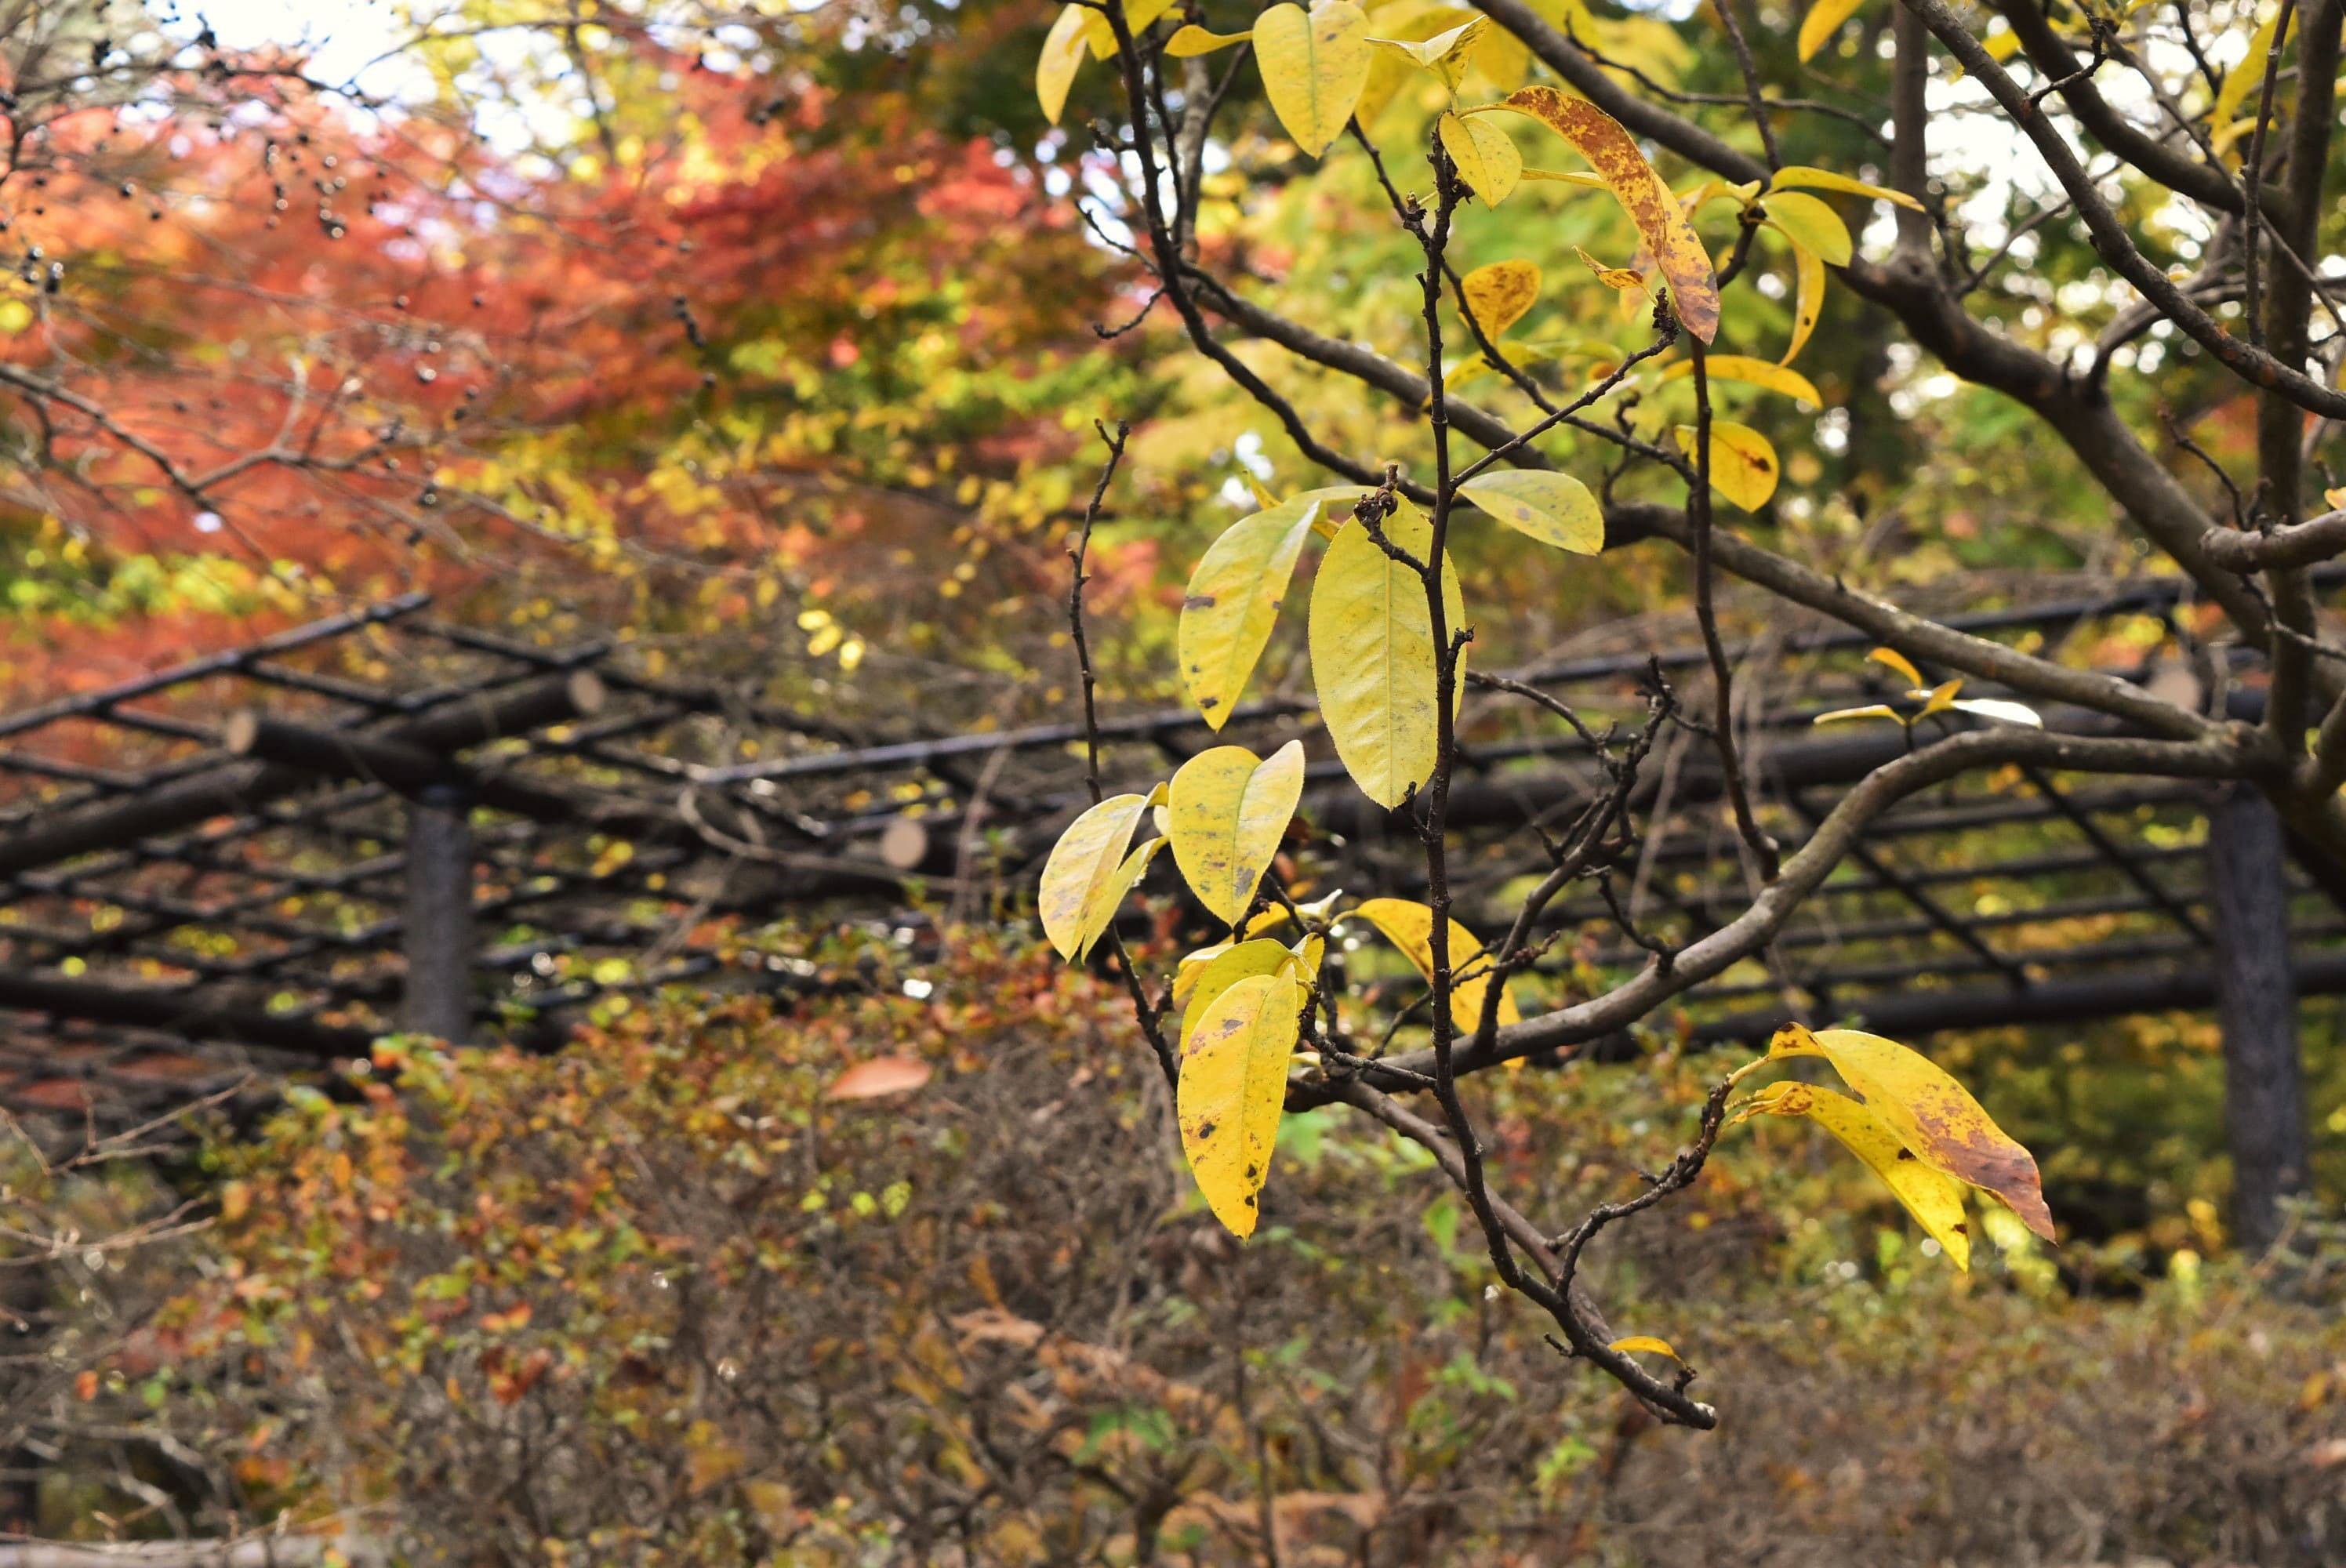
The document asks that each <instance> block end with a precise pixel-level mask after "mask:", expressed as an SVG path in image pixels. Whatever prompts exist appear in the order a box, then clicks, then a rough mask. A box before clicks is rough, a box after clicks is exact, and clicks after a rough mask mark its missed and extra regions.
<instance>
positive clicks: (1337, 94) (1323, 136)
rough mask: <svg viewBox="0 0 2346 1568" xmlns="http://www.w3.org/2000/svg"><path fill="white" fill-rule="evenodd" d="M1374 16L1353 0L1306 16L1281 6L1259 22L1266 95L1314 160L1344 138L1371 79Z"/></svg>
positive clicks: (1324, 1)
mask: <svg viewBox="0 0 2346 1568" xmlns="http://www.w3.org/2000/svg"><path fill="white" fill-rule="evenodd" d="M1368 31H1369V18H1368V15H1367V13H1365V12H1363V11H1362V9H1361V8H1360V7H1359V6H1358V5H1353V4H1352V0H1320V3H1319V4H1318V5H1314V6H1312V7H1311V13H1310V14H1309V15H1306V14H1305V13H1304V10H1303V8H1302V7H1301V6H1300V5H1284V4H1282V5H1273V6H1272V7H1271V8H1270V10H1268V11H1265V12H1264V13H1263V14H1262V15H1260V16H1257V17H1256V18H1255V19H1254V48H1255V56H1256V58H1257V60H1258V61H1259V62H1260V64H1261V66H1262V86H1263V91H1264V93H1265V95H1266V96H1267V97H1270V108H1271V112H1272V113H1273V114H1275V115H1277V116H1278V117H1279V123H1280V125H1281V126H1283V127H1286V129H1287V134H1288V136H1289V137H1291V138H1293V140H1294V142H1295V145H1296V146H1297V147H1299V148H1302V149H1303V151H1304V153H1305V154H1306V155H1307V156H1309V157H1311V158H1318V157H1319V156H1320V155H1321V154H1322V153H1324V152H1326V151H1327V150H1328V147H1329V144H1330V143H1331V142H1333V141H1334V140H1335V139H1336V138H1337V137H1340V136H1341V135H1343V134H1344V126H1345V124H1346V122H1348V121H1350V120H1351V119H1352V107H1353V106H1354V105H1356V104H1358V103H1359V102H1360V100H1361V89H1362V87H1364V86H1366V85H1367V83H1368V79H1369V57H1370V56H1371V54H1372V50H1371V49H1370V47H1369V42H1368Z"/></svg>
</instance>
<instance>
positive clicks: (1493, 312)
mask: <svg viewBox="0 0 2346 1568" xmlns="http://www.w3.org/2000/svg"><path fill="white" fill-rule="evenodd" d="M1458 290H1459V292H1460V293H1462V294H1464V295H1465V297H1466V309H1467V310H1468V311H1471V312H1473V314H1474V324H1475V325H1476V326H1478V327H1480V328H1482V329H1483V335H1484V337H1486V338H1488V339H1490V340H1491V341H1493V342H1496V341H1499V335H1500V334H1501V333H1503V332H1505V331H1506V330H1507V329H1508V328H1509V327H1512V326H1514V325H1515V323H1516V322H1517V321H1522V320H1523V319H1524V317H1525V315H1526V314H1527V313H1529V311H1531V308H1532V307H1533V306H1534V305H1535V304H1537V303H1538V302H1539V291H1540V270H1539V267H1538V266H1537V264H1536V263H1534V262H1530V261H1494V262H1492V263H1491V264H1490V265H1489V266H1488V267H1477V268H1475V269H1474V270H1473V271H1472V272H1469V273H1467V274H1466V276H1464V278H1461V279H1460V280H1458Z"/></svg>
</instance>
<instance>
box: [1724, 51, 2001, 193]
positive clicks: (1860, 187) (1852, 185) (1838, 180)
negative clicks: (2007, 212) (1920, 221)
mask: <svg viewBox="0 0 2346 1568" xmlns="http://www.w3.org/2000/svg"><path fill="white" fill-rule="evenodd" d="M2015 39H2016V35H2015ZM1768 184H1769V187H1770V188H1771V189H1775V190H1790V189H1793V188H1800V187H1805V188H1808V189H1811V190H1838V191H1841V192H1842V193H1843V194H1844V195H1848V196H1870V197H1872V198H1874V199H1876V200H1880V201H1893V202H1896V203H1897V204H1898V205H1899V206H1901V207H1911V208H1913V209H1914V210H1915V211H1917V212H1920V211H1922V210H1923V204H1922V203H1921V202H1919V201H1917V200H1915V199H1913V197H1911V196H1909V195H1907V194H1906V193H1905V192H1904V191H1902V190H1892V189H1891V188H1889V187H1888V186H1885V185H1868V184H1866V183H1865V181H1863V180H1862V179H1851V178H1850V177H1849V176H1847V175H1845V174H1835V173H1834V172H1833V171H1832V170H1831V169H1829V168H1811V167H1810V166H1809V165H1807V164H1805V163H1788V164H1786V165H1785V166H1784V167H1783V168H1780V169H1778V170H1777V171H1776V172H1775V175H1774V176H1773V177H1772V178H1770V180H1769V181H1768Z"/></svg>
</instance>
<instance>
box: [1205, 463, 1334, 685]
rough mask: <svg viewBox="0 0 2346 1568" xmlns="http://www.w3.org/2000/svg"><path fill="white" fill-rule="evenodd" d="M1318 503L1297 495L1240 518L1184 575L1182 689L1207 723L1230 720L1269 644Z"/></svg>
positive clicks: (1311, 497)
mask: <svg viewBox="0 0 2346 1568" xmlns="http://www.w3.org/2000/svg"><path fill="white" fill-rule="evenodd" d="M1321 505H1322V503H1321V501H1320V500H1319V499H1318V498H1317V497H1316V495H1313V494H1306V495H1298V496H1296V497H1294V498H1293V499H1291V500H1289V501H1285V502H1282V503H1280V504H1279V505H1277V506H1273V507H1271V508H1270V509H1269V510H1268V511H1263V512H1258V513H1256V514H1254V515H1253V516H1251V517H1242V518H1240V519H1239V521H1238V522H1236V523H1233V524H1230V526H1229V527H1228V528H1227V529H1225V530H1223V532H1222V536H1221V537H1220V538H1219V539H1217V540H1215V541H1214V542H1213V544H1212V545H1210V546H1209V548H1208V549H1207V551H1206V553H1205V555H1202V556H1200V557H1199V560H1198V568H1197V570H1196V571H1194V572H1192V573H1190V574H1189V591H1188V594H1187V595H1186V596H1183V598H1182V600H1181V622H1180V626H1179V628H1178V631H1177V632H1176V633H1175V636H1174V645H1175V650H1176V652H1177V653H1178V655H1179V657H1180V664H1181V686H1182V688H1183V689H1184V690H1186V691H1187V692H1188V694H1189V700H1190V701H1191V702H1194V703H1196V704H1197V705H1198V711H1199V713H1202V714H1204V715H1205V716H1206V723H1207V724H1208V726H1209V727H1210V728H1215V729H1219V728H1221V727H1222V726H1223V725H1224V724H1226V723H1228V722H1229V717H1230V711H1231V709H1232V708H1235V707H1236V706H1237V704H1238V700H1239V693H1240V692H1242V691H1244V690H1245V689H1246V684H1247V680H1248V678H1249V677H1251V676H1252V675H1253V674H1254V667H1255V661H1256V660H1258V659H1260V658H1261V657H1262V650H1263V647H1264V646H1265V645H1267V644H1268V643H1269V642H1270V631H1271V627H1272V626H1275V625H1277V624H1278V621H1279V606H1280V600H1281V599H1282V598H1284V597H1285V596H1286V594H1287V585H1288V583H1289V582H1290V581H1291V580H1292V579H1293V577H1294V575H1295V559H1296V557H1297V556H1298V555H1301V554H1302V553H1303V541H1304V540H1306V539H1308V538H1310V537H1311V528H1312V524H1315V523H1317V522H1318V521H1319V520H1320V514H1321Z"/></svg>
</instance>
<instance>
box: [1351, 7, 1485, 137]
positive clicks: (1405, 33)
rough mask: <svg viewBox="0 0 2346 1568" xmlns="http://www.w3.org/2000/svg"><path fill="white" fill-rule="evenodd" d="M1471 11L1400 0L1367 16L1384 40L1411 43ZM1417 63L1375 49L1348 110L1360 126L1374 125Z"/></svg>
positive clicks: (1466, 18)
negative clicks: (1358, 96) (1364, 81)
mask: <svg viewBox="0 0 2346 1568" xmlns="http://www.w3.org/2000/svg"><path fill="white" fill-rule="evenodd" d="M1474 15H1475V13H1474V12H1472V11H1468V10H1464V9H1463V8H1461V7H1459V6H1455V5H1413V4H1412V3H1411V0H1403V3H1402V4H1400V5H1381V6H1378V7H1377V8H1376V10H1375V12H1374V13H1373V14H1372V15H1371V16H1370V18H1369V25H1371V26H1372V27H1374V28H1375V29H1376V30H1377V32H1378V34H1379V35H1380V36H1382V37H1384V38H1385V39H1386V40H1388V41H1401V40H1408V41H1412V42H1418V41H1423V40H1424V39H1427V38H1431V37H1433V35H1435V34H1436V33H1439V32H1442V31H1443V30H1444V29H1445V28H1447V27H1454V26H1457V25H1459V24H1461V23H1464V22H1468V21H1472V20H1473V19H1474ZM1418 68H1419V67H1418V64H1417V62H1416V61H1415V60H1414V59H1413V58H1411V57H1410V56H1409V55H1408V54H1407V53H1406V52H1405V51H1403V50H1398V49H1395V50H1386V49H1377V50H1375V51H1374V52H1373V53H1372V56H1371V57H1370V60H1369V77H1368V82H1367V84H1366V85H1365V86H1363V87H1362V88H1361V101H1360V103H1359V104H1358V105H1357V106H1355V107H1354V108H1353V110H1352V113H1353V115H1354V116H1355V117H1357V118H1358V119H1359V120H1360V122H1361V125H1362V127H1363V128H1366V127H1372V126H1373V125H1375V124H1376V121H1377V117H1378V116H1380V115H1382V114H1383V113H1384V112H1385V109H1386V107H1387V106H1389V105H1390V104H1391V103H1392V100H1393V95H1394V94H1395V93H1398V92H1399V91H1400V90H1401V88H1402V85H1403V83H1405V82H1407V81H1408V80H1409V79H1410V78H1411V77H1412V76H1415V75H1416V74H1417V71H1418Z"/></svg>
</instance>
